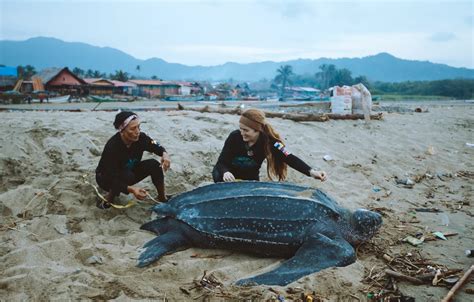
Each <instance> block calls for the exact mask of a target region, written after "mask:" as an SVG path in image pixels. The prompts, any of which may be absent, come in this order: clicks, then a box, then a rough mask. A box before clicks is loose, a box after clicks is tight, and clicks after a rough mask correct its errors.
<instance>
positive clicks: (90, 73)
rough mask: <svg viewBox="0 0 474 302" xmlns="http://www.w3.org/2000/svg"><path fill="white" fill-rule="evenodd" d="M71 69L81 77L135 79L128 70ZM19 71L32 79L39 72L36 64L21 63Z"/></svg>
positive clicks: (22, 76) (23, 75)
mask: <svg viewBox="0 0 474 302" xmlns="http://www.w3.org/2000/svg"><path fill="white" fill-rule="evenodd" d="M136 70H137V71H138V72H140V70H141V68H140V65H137V67H136ZM71 71H72V73H74V74H75V75H77V76H78V77H81V78H103V79H109V80H117V81H122V82H126V81H128V80H132V79H135V77H134V76H133V75H130V74H129V73H128V72H125V71H123V70H116V71H115V73H110V74H108V75H107V74H106V73H105V72H101V71H99V70H92V69H87V70H84V69H81V68H79V67H74V68H73V69H72V70H71ZM17 73H18V78H19V79H24V80H31V78H32V77H33V76H34V75H36V74H37V73H38V72H37V71H36V69H35V67H34V66H31V65H25V66H22V65H19V66H17ZM151 79H153V80H158V77H157V76H152V77H151Z"/></svg>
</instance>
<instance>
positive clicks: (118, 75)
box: [112, 70, 129, 82]
mask: <svg viewBox="0 0 474 302" xmlns="http://www.w3.org/2000/svg"><path fill="white" fill-rule="evenodd" d="M128 78H129V76H128V73H127V72H125V71H123V70H116V71H115V74H114V75H112V80H117V81H121V82H126V81H128Z"/></svg>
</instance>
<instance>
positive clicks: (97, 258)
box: [86, 255, 104, 264]
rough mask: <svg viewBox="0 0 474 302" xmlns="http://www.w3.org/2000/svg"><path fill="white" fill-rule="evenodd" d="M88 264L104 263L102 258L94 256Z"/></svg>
mask: <svg viewBox="0 0 474 302" xmlns="http://www.w3.org/2000/svg"><path fill="white" fill-rule="evenodd" d="M86 263H88V264H102V263H104V262H103V261H102V258H101V257H99V256H95V255H94V256H90V257H89V258H87V260H86Z"/></svg>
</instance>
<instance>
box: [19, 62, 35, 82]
mask: <svg viewBox="0 0 474 302" xmlns="http://www.w3.org/2000/svg"><path fill="white" fill-rule="evenodd" d="M17 73H18V77H19V78H20V79H24V80H30V79H31V77H32V76H34V75H35V74H36V70H35V68H34V67H33V66H31V65H26V66H21V65H20V66H18V67H17Z"/></svg>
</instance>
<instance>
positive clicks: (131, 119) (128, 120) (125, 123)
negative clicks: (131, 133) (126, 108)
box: [118, 114, 138, 132]
mask: <svg viewBox="0 0 474 302" xmlns="http://www.w3.org/2000/svg"><path fill="white" fill-rule="evenodd" d="M136 118H138V116H136V115H135V114H134V115H130V116H129V117H127V118H126V119H125V121H123V122H122V124H120V126H119V127H118V130H119V131H120V132H122V130H123V129H125V128H126V127H127V126H128V124H130V122H131V121H133V120H134V119H136Z"/></svg>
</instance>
